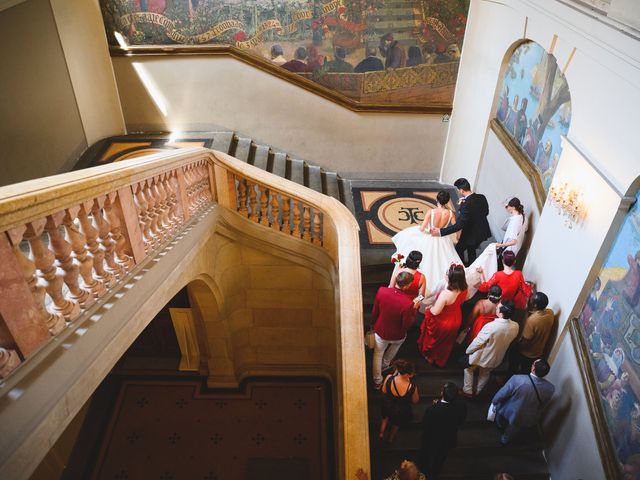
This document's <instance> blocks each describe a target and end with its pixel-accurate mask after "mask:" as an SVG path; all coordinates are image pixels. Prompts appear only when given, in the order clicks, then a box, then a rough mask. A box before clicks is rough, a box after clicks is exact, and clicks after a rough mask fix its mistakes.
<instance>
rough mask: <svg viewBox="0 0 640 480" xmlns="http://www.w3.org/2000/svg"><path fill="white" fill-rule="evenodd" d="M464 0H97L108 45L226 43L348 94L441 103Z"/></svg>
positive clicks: (450, 77)
mask: <svg viewBox="0 0 640 480" xmlns="http://www.w3.org/2000/svg"><path fill="white" fill-rule="evenodd" d="M469 1H470V0H306V1H305V0H101V6H102V13H103V17H104V20H105V27H106V30H107V36H108V38H109V42H110V43H111V44H112V45H116V46H117V45H118V44H120V45H121V46H122V44H126V45H146V46H150V45H167V44H185V45H203V44H213V45H232V46H235V47H237V48H239V49H244V50H248V51H251V52H252V53H254V54H256V55H259V56H261V57H263V58H265V59H267V60H269V61H271V62H272V63H274V64H275V65H278V66H280V67H281V68H283V69H285V70H288V71H290V72H293V73H296V74H298V75H301V76H304V77H306V78H307V79H309V80H312V81H314V82H317V83H319V84H321V85H323V86H324V87H327V88H329V89H331V90H335V91H338V92H340V93H342V94H343V95H345V96H347V97H349V98H350V99H352V100H355V101H358V102H363V103H368V104H376V105H381V106H386V105H411V106H413V105H416V106H445V107H447V106H448V107H450V106H451V104H452V102H453V91H454V87H455V81H456V77H457V72H458V64H459V61H460V51H461V49H462V40H463V37H464V30H465V26H466V21H467V12H468V9H469Z"/></svg>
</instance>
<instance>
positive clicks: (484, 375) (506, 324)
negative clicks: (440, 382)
mask: <svg viewBox="0 0 640 480" xmlns="http://www.w3.org/2000/svg"><path fill="white" fill-rule="evenodd" d="M513 312H514V308H513V302H510V301H508V300H505V301H504V302H502V303H499V304H498V307H497V309H496V313H497V315H498V318H496V319H495V320H493V321H492V322H489V323H487V324H486V325H485V326H484V327H482V330H480V333H478V336H477V337H476V338H475V339H474V340H473V342H471V345H469V347H468V348H467V354H468V355H469V367H468V368H466V369H465V370H464V387H463V390H464V393H465V395H467V396H475V395H477V394H479V393H480V392H481V391H482V389H483V388H484V387H485V386H486V385H487V382H488V381H489V377H490V375H491V370H493V369H494V368H496V367H498V366H499V365H500V364H501V363H502V360H504V356H505V354H506V353H507V349H508V348H509V345H511V342H513V341H514V340H515V338H516V337H517V336H518V324H517V323H516V322H514V321H513V320H511V316H512V315H513ZM476 371H478V386H477V388H475V389H474V388H473V384H474V376H475V372H476Z"/></svg>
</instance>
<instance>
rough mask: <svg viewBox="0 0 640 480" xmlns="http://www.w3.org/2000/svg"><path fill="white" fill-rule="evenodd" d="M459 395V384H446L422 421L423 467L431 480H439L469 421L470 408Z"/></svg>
mask: <svg viewBox="0 0 640 480" xmlns="http://www.w3.org/2000/svg"><path fill="white" fill-rule="evenodd" d="M458 392H459V390H458V386H457V385H456V384H455V383H453V382H447V383H445V384H444V386H443V387H442V393H441V396H440V398H439V399H438V400H435V401H434V402H433V404H432V405H429V406H428V407H427V409H426V410H425V412H424V417H423V418H422V437H421V445H420V467H421V468H422V471H423V472H424V473H426V474H427V478H428V479H429V480H437V478H438V475H439V474H440V471H441V470H442V466H443V465H444V462H445V460H446V459H447V455H448V454H449V450H451V449H452V448H455V447H456V445H457V444H458V429H459V428H460V426H461V425H462V424H463V423H464V421H465V419H466V418H467V406H466V405H465V404H464V402H461V401H459V399H458Z"/></svg>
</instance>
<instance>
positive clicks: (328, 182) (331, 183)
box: [322, 172, 342, 202]
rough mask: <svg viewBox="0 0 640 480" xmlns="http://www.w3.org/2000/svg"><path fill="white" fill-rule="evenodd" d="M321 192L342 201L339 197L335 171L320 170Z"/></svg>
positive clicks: (338, 185)
mask: <svg viewBox="0 0 640 480" xmlns="http://www.w3.org/2000/svg"><path fill="white" fill-rule="evenodd" d="M322 192H323V193H324V194H325V195H329V196H330V197H333V198H335V199H336V200H338V201H339V202H341V201H342V198H341V197H340V183H339V178H338V174H337V173H335V172H322Z"/></svg>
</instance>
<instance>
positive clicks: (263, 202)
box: [258, 185, 269, 227]
mask: <svg viewBox="0 0 640 480" xmlns="http://www.w3.org/2000/svg"><path fill="white" fill-rule="evenodd" d="M258 189H259V190H260V225H265V226H267V227H268V226H269V190H268V189H267V188H266V187H264V186H263V185H258Z"/></svg>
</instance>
